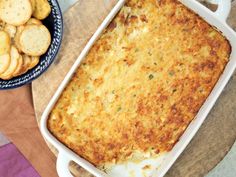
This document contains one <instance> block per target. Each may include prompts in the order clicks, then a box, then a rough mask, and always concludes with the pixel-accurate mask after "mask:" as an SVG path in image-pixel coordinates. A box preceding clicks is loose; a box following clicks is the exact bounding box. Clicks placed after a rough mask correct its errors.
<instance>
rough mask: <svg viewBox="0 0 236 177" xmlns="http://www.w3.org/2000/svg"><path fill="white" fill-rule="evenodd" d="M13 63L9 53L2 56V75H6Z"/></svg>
mask: <svg viewBox="0 0 236 177" xmlns="http://www.w3.org/2000/svg"><path fill="white" fill-rule="evenodd" d="M10 63H11V57H10V54H9V53H6V54H3V55H0V74H2V73H4V72H5V71H6V70H7V68H8V67H9V65H10Z"/></svg>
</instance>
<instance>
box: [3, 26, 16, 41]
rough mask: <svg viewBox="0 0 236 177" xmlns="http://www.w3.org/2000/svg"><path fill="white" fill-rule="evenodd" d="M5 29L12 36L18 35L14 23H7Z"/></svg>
mask: <svg viewBox="0 0 236 177" xmlns="http://www.w3.org/2000/svg"><path fill="white" fill-rule="evenodd" d="M4 31H6V32H7V33H8V34H9V36H10V37H11V38H14V37H15V35H16V27H15V26H13V25H9V24H6V26H5V27H4Z"/></svg>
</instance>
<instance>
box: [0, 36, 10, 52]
mask: <svg viewBox="0 0 236 177" xmlns="http://www.w3.org/2000/svg"><path fill="white" fill-rule="evenodd" d="M10 47H11V38H10V36H9V34H8V33H7V32H5V31H0V55H3V54H6V53H9V51H10Z"/></svg>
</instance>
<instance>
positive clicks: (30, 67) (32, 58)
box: [28, 57, 39, 70]
mask: <svg viewBox="0 0 236 177" xmlns="http://www.w3.org/2000/svg"><path fill="white" fill-rule="evenodd" d="M38 63H39V57H31V63H30V65H29V68H28V69H29V70H30V69H32V68H34V67H35V66H36V65H37V64H38Z"/></svg>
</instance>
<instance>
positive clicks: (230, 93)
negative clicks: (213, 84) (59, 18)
mask: <svg viewBox="0 0 236 177" xmlns="http://www.w3.org/2000/svg"><path fill="white" fill-rule="evenodd" d="M115 3H116V0H102V1H101V0H79V2H78V3H77V4H75V5H74V6H73V7H72V8H70V9H69V10H68V11H67V12H66V13H65V14H64V26H65V30H64V39H63V43H62V47H61V50H60V53H59V55H58V57H57V59H56V60H55V62H54V63H53V64H52V66H51V67H50V68H49V69H48V71H47V72H46V73H45V74H43V76H41V77H40V78H39V79H37V80H36V81H34V82H33V84H32V93H33V100H34V108H35V112H36V116H37V121H38V122H39V121H40V117H41V115H42V112H43V110H44V109H45V107H46V105H47V104H48V102H49V100H50V98H51V97H52V95H53V94H54V92H55V90H56V89H57V87H58V85H59V84H60V82H61V81H62V80H63V78H64V77H65V75H66V73H67V72H68V71H69V69H70V67H71V66H72V64H73V63H74V61H75V60H76V58H77V57H78V55H79V54H80V52H81V50H82V49H83V47H84V46H85V44H86V42H87V41H88V40H89V38H90V37H91V36H92V34H93V33H94V32H95V30H96V29H97V27H98V26H99V24H100V23H101V22H102V20H103V19H104V18H105V17H106V15H107V14H108V12H109V10H110V9H111V8H112V7H113V6H114V4H115ZM232 12H234V13H235V12H236V3H234V10H232ZM233 16H234V17H233ZM230 23H231V25H234V27H236V15H235V14H234V15H233V14H232V16H231V18H230ZM235 88H236V74H235V75H234V76H233V78H232V79H231V81H230V83H229V84H228V85H227V87H226V89H225V90H224V92H223V93H222V95H221V97H220V99H219V100H218V101H217V103H216V105H215V107H214V108H213V110H212V111H211V113H210V115H209V116H208V118H207V119H206V121H205V122H204V124H203V126H202V127H201V129H200V130H199V132H198V133H197V135H196V136H195V137H194V139H193V140H192V141H191V143H190V144H189V145H188V147H187V148H186V150H185V151H184V152H183V154H182V155H181V156H180V157H179V158H178V160H177V162H176V163H175V164H174V166H173V167H172V168H171V170H170V171H169V172H168V174H167V177H182V176H184V177H188V176H189V177H190V176H191V177H192V176H203V175H205V174H207V173H208V172H209V171H210V170H211V169H212V168H213V167H215V166H216V165H217V164H218V163H219V162H220V161H221V160H222V158H223V157H224V156H225V155H226V153H227V152H228V151H229V149H230V148H231V146H232V145H233V143H234V141H235V139H236V126H235V125H236V89H235ZM49 147H50V149H51V150H52V151H53V152H54V153H55V154H57V152H56V150H55V148H53V147H52V146H51V145H49ZM71 171H72V172H73V173H74V174H75V176H78V177H86V176H92V175H90V174H89V173H88V172H86V171H85V170H83V169H82V168H80V167H79V166H77V165H76V164H74V163H72V165H71Z"/></svg>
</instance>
